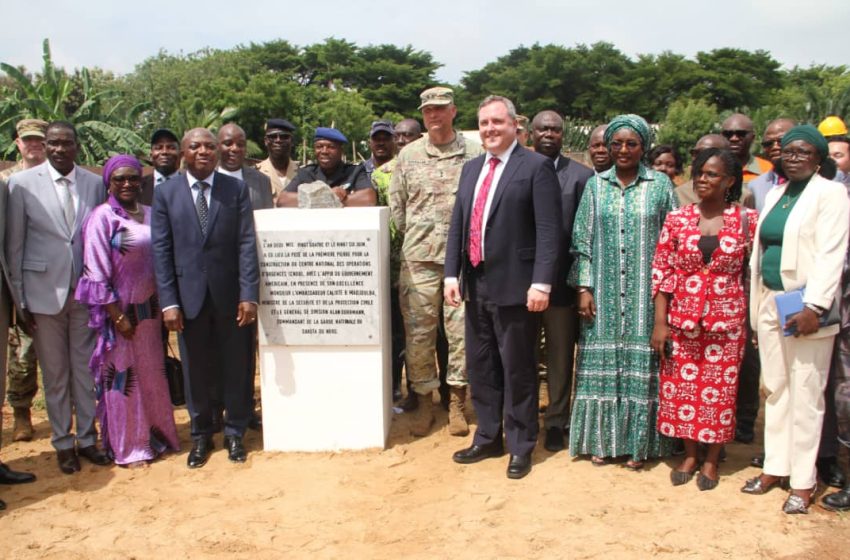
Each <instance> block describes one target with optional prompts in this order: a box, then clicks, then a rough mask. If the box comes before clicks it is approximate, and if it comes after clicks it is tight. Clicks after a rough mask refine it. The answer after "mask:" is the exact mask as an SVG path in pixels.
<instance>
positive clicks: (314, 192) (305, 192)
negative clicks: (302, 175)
mask: <svg viewBox="0 0 850 560" xmlns="http://www.w3.org/2000/svg"><path fill="white" fill-rule="evenodd" d="M298 208H342V203H341V202H340V201H339V197H337V196H336V195H335V194H334V192H333V191H332V190H331V188H330V187H329V186H328V185H327V184H325V183H323V182H322V181H313V182H312V183H302V184H300V185H298Z"/></svg>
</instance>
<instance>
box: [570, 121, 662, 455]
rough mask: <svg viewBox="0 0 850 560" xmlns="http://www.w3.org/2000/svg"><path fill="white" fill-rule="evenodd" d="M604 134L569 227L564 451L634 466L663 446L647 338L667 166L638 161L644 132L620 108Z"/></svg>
mask: <svg viewBox="0 0 850 560" xmlns="http://www.w3.org/2000/svg"><path fill="white" fill-rule="evenodd" d="M604 138H605V144H606V145H607V146H608V150H609V153H610V154H611V159H612V160H613V161H614V167H612V168H611V169H609V170H607V171H603V172H602V173H599V174H597V175H596V176H594V177H592V178H591V179H590V180H589V181H588V183H587V187H586V189H585V191H584V196H583V197H582V199H581V203H580V204H579V208H578V213H577V215H576V221H575V228H574V230H573V246H572V252H573V254H574V255H575V257H576V260H575V263H574V264H573V268H572V270H571V272H570V278H569V283H570V284H571V285H573V286H575V287H576V288H577V290H578V292H579V316H580V317H581V319H582V329H581V336H580V338H579V353H578V366H577V370H576V396H575V402H574V404H573V412H572V420H571V422H570V453H571V454H572V455H573V456H576V455H591V456H592V459H591V460H592V461H593V464H594V465H603V464H605V463H606V462H607V460H608V458H615V457H628V460H627V462H626V463H625V465H626V466H627V467H628V468H631V469H634V470H637V469H640V468H642V467H643V462H644V460H645V459H647V458H651V457H659V456H662V455H665V454H667V452H668V451H669V447H670V445H671V441H670V440H668V439H667V438H665V437H664V436H662V435H660V434H659V433H658V432H657V430H656V429H655V419H656V414H657V409H658V369H659V360H658V355H657V354H656V353H655V352H654V351H653V350H652V349H651V348H650V345H649V339H650V337H651V335H652V328H653V318H654V307H653V303H652V299H651V292H652V281H651V273H652V258H653V254H654V252H655V244H656V242H657V241H658V235H659V233H660V232H661V227H662V225H663V224H664V218H665V216H666V215H667V212H669V211H670V210H672V209H673V208H675V206H676V203H675V197H674V195H673V184H672V183H671V182H670V179H669V178H668V177H667V175H665V174H663V173H659V172H657V171H654V170H652V169H649V168H647V167H646V166H644V165H643V164H642V163H641V159H642V157H643V154H644V151H645V150H647V149H648V148H649V146H650V143H651V139H652V131H651V129H650V128H649V125H648V124H647V123H646V121H645V120H644V119H642V118H641V117H639V116H637V115H620V116H618V117H616V118H614V120H612V121H611V123H610V124H609V125H608V128H607V130H606V131H605V137H604Z"/></svg>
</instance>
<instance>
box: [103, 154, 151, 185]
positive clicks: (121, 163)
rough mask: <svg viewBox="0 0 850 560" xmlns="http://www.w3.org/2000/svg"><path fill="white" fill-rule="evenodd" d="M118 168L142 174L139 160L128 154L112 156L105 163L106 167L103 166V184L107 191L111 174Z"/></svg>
mask: <svg viewBox="0 0 850 560" xmlns="http://www.w3.org/2000/svg"><path fill="white" fill-rule="evenodd" d="M120 167H132V168H133V169H135V170H137V171H138V172H139V174H141V173H142V164H141V163H139V160H138V159H136V157H135V156H131V155H129V154H118V155H116V156H112V157H111V158H109V159H108V160H107V161H106V165H104V166H103V184H104V185H106V188H107V189H108V188H109V180H110V179H111V178H112V173H114V172H115V170H116V169H118V168H120Z"/></svg>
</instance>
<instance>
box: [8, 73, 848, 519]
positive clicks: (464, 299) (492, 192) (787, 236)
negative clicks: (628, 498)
mask: <svg viewBox="0 0 850 560" xmlns="http://www.w3.org/2000/svg"><path fill="white" fill-rule="evenodd" d="M419 109H420V110H421V116H422V123H423V124H424V133H423V130H422V128H421V127H420V124H419V122H418V121H417V120H415V119H405V120H403V121H401V122H399V123H398V124H396V125H395V126H394V125H393V123H391V122H389V121H385V120H379V121H375V122H374V123H373V124H372V127H371V129H370V134H369V137H370V140H369V147H370V150H371V157H370V159H368V160H366V161H365V162H363V163H360V164H355V163H349V162H346V161H344V157H343V154H344V146H345V144H346V143H347V142H348V140H347V139H346V137H345V136H344V135H343V134H342V133H341V132H340V131H339V130H336V129H333V128H325V127H319V128H317V129H316V130H315V134H314V137H313V151H314V154H315V163H313V164H310V165H306V166H303V167H299V166H298V164H297V163H296V162H295V161H293V160H292V158H291V152H292V144H293V134H294V132H295V126H293V125H292V123H290V122H289V121H287V120H285V119H278V118H274V119H269V120H268V122H267V124H266V129H265V136H264V143H265V147H266V151H267V153H268V158H267V159H265V160H263V161H262V162H260V163H259V164H258V165H257V166H256V167H254V166H250V165H247V164H246V159H245V158H246V149H247V148H246V146H247V138H246V135H245V132H244V130H242V129H241V128H240V127H239V126H238V125H236V124H234V123H231V124H227V125H224V126H223V127H221V129H220V130H219V131H218V133H217V135H213V133H211V132H210V131H208V130H206V129H193V130H190V131H188V132H187V133H186V134H185V135H184V136H183V137H182V139H179V138H178V136H177V135H176V134H174V133H173V132H172V131H170V130H168V129H159V130H157V131H156V132H155V133H154V134H153V136H152V138H151V151H150V161H151V163H152V164H153V166H154V171H153V173H152V174H150V175H147V176H143V173H142V165H141V163H140V162H139V161H138V160H137V159H136V158H135V157H133V156H130V155H118V156H114V157H112V158H110V159H109V160H108V161H107V162H106V163H105V166H104V168H103V174H102V178H101V177H97V176H96V175H94V174H92V173H90V172H88V171H86V170H85V169H83V168H81V167H79V166H77V165H76V164H75V157H76V151H77V147H78V144H77V137H76V131H75V130H74V128H73V126H71V125H70V124H68V123H64V122H54V123H49V124H48V123H44V122H39V121H35V120H27V121H22V122H21V123H19V126H18V140H17V142H18V147H19V149H20V151H21V155H22V161H21V164H20V168H18V169H15V170H14V172H13V173H11V174H9V175H8V177H7V181H8V188H5V187H4V188H2V189H0V204H4V205H5V206H6V207H5V210H4V211H2V212H0V215H3V216H5V228H0V230H2V231H3V232H4V233H5V242H4V243H3V247H4V248H5V259H4V260H3V262H2V264H3V268H4V273H5V276H4V279H8V284H9V292H10V294H11V300H12V303H13V304H14V315H15V321H14V323H15V327H14V328H13V329H12V330H11V331H10V337H9V338H10V341H13V340H14V341H15V343H16V345H15V346H12V348H13V350H14V354H15V356H16V357H15V359H14V360H12V359H10V371H13V369H12V367H11V364H13V363H14V364H18V363H21V362H22V361H23V358H22V356H23V355H24V353H25V351H26V350H25V349H26V348H27V347H28V343H26V342H25V341H26V340H27V336H32V341H33V342H32V344H33V346H34V348H35V353H36V354H37V356H38V361H39V363H40V364H41V369H42V372H43V380H44V389H45V400H46V404H47V410H48V416H49V419H50V425H51V429H52V432H53V437H52V443H53V445H54V447H55V449H56V451H57V461H58V464H59V467H60V469H61V470H62V472H64V473H67V474H72V473H74V472H76V471H78V470H79V469H80V465H79V459H78V457H83V458H85V459H87V460H89V461H91V462H92V463H95V464H98V465H107V464H110V463H112V462H115V463H117V464H120V465H127V466H143V465H146V464H147V463H148V462H150V461H152V460H154V459H155V458H156V457H158V456H159V455H161V454H162V453H164V452H166V451H169V450H171V451H176V450H177V449H179V441H178V438H177V432H176V428H175V425H174V420H173V416H172V406H171V403H170V402H169V390H168V384H167V381H166V376H165V366H164V358H165V355H166V350H165V348H166V346H167V344H166V340H167V336H168V332H177V333H178V340H179V344H180V355H181V358H182V361H183V364H182V365H183V374H184V378H185V381H186V402H187V406H188V409H189V414H190V419H191V439H192V447H191V450H190V452H189V455H188V458H187V463H188V466H189V467H191V468H197V467H201V466H203V465H204V464H205V463H206V461H207V459H208V457H209V455H210V453H211V452H212V450H213V448H214V445H213V440H212V437H213V434H215V433H217V432H219V431H223V432H224V446H225V448H226V449H227V453H228V457H229V459H230V460H231V461H235V462H242V461H245V460H246V451H245V447H244V444H243V436H244V433H245V430H246V429H247V428H249V427H255V428H256V427H259V424H260V421H259V418H258V417H257V416H256V415H255V414H254V410H253V408H254V407H253V397H254V395H253V390H254V370H255V365H256V364H255V345H256V341H257V331H256V317H257V302H258V301H259V288H258V284H259V282H258V264H257V252H256V241H255V234H254V224H253V214H252V210H257V209H268V208H273V207H275V206H277V207H294V206H297V205H298V193H299V186H300V185H304V184H312V183H315V182H317V181H319V182H321V183H323V184H325V185H327V187H328V189H329V190H330V191H331V192H332V193H333V195H335V196H336V198H337V199H338V200H339V203H340V205H341V206H344V207H356V206H372V205H376V204H380V205H387V206H389V207H390V211H391V218H392V220H391V256H390V259H391V266H390V269H391V279H392V287H393V289H392V294H391V313H392V325H393V329H392V367H393V389H394V396H395V398H396V399H397V400H398V401H399V405H400V406H401V407H402V408H403V409H404V410H405V411H408V412H409V413H410V422H409V426H410V431H411V433H412V434H413V435H414V436H418V437H422V436H426V435H427V434H428V433H429V432H430V431H431V429H432V427H433V425H434V423H435V418H436V417H435V413H434V409H433V408H434V405H435V403H434V401H433V392H434V390H435V389H439V391H440V401H441V402H443V403H444V404H445V406H446V407H447V408H448V429H449V432H450V433H451V434H452V435H455V436H466V435H468V434H469V431H470V428H469V418H468V410H467V403H468V402H469V401H470V400H471V403H472V405H473V407H474V409H475V413H476V417H477V425H476V430H475V433H474V436H473V439H472V442H471V444H470V445H469V446H468V447H466V448H464V449H461V450H460V451H458V452H456V453H455V454H454V455H453V459H454V461H456V462H458V463H461V464H470V463H475V462H478V461H481V460H484V459H487V458H491V457H499V456H501V455H503V454H504V452H505V449H507V451H508V453H509V455H510V458H509V461H508V465H507V471H506V474H507V476H508V477H509V478H522V477H524V476H526V475H527V474H528V473H529V472H530V471H531V468H532V452H533V450H534V448H535V446H536V444H537V440H538V431H539V421H538V414H539V402H538V398H539V383H540V379H539V375H538V374H539V371H540V369H541V362H545V371H546V387H547V391H548V404H547V406H546V410H545V415H544V418H543V427H544V434H545V439H544V447H545V448H546V449H547V450H549V451H552V452H558V451H561V450H564V449H566V448H567V447H569V450H570V453H571V454H572V455H573V456H577V455H583V456H588V457H589V458H590V461H591V462H592V464H593V465H596V466H600V467H602V466H605V465H608V464H610V463H614V462H617V463H622V464H623V466H625V467H626V468H629V469H633V470H638V469H641V468H643V466H644V464H645V462H646V461H647V460H651V459H655V458H659V457H664V456H666V455H669V454H671V453H674V452H675V451H676V450H678V451H679V452H680V453H681V454H682V459H681V461H680V462H679V464H678V465H677V466H676V467H675V468H673V469H672V471H671V473H670V480H671V483H672V484H674V485H683V484H686V483H688V482H689V481H690V480H691V479H692V478H694V477H696V484H697V486H698V488H699V489H700V490H712V489H714V488H715V487H717V485H718V482H719V474H718V471H719V464H720V462H721V461H722V458H723V453H724V444H726V443H728V442H730V441H732V440H738V441H741V442H744V443H751V442H752V441H753V438H754V435H755V434H754V425H755V419H756V416H757V413H758V408H759V384H760V382H761V383H762V384H763V385H764V389H765V393H766V396H767V399H766V405H765V437H764V451H765V453H764V456H763V457H756V458H754V461H755V462H756V463H757V464H759V465H760V466H762V467H763V473H762V474H761V475H760V476H759V477H756V478H753V479H751V480H749V481H747V483H746V484H745V485H744V487H743V488H742V489H741V490H742V491H743V492H745V493H749V494H762V493H765V492H767V491H768V490H770V489H771V488H773V487H775V486H783V487H786V488H790V492H789V494H788V496H787V499H786V500H785V503H784V506H783V509H784V511H786V512H787V513H805V512H807V511H808V508H809V506H810V504H811V502H812V499H813V495H814V492H815V491H816V481H817V479H818V476H820V479H821V480H823V481H824V482H826V483H828V484H831V485H835V486H844V485H845V479H844V477H843V473H841V472H840V469H839V468H838V463H837V460H836V459H837V456H838V445H839V442H842V441H843V442H845V443H846V442H848V440H850V434H848V424H850V414H848V408H850V396H848V391H850V381H848V379H850V374H848V371H850V359H848V358H847V356H848V354H850V350H848V346H850V296H847V294H848V293H850V286H849V285H850V272H848V270H850V265H848V262H847V245H848V229H850V200H848V191H847V188H846V187H845V185H842V184H841V183H840V182H836V181H834V180H832V179H836V176H837V179H838V180H841V179H842V178H845V177H848V176H850V157H848V149H847V147H848V143H850V141H848V139H847V130H846V127H845V128H843V129H842V128H841V127H843V123H841V122H840V120H839V121H838V123H836V122H834V121H831V120H829V119H827V120H826V121H824V123H822V125H821V130H820V131H819V130H818V129H816V128H814V127H813V126H810V125H797V124H796V123H794V122H793V121H790V120H789V119H778V120H776V121H773V122H772V123H770V125H769V126H768V127H767V130H766V131H765V134H764V135H763V138H764V141H763V143H762V146H763V148H764V154H763V155H764V156H765V157H758V156H753V155H752V154H751V146H752V143H753V141H754V138H755V134H754V131H753V124H752V121H751V120H750V119H749V118H748V117H746V116H745V115H742V114H735V115H732V116H731V117H729V118H728V119H726V121H724V122H723V124H722V130H721V134H708V135H706V136H704V137H702V138H700V140H699V141H698V142H697V143H696V145H695V146H694V148H693V150H692V151H691V156H692V160H693V161H692V165H691V172H690V178H691V180H690V181H688V182H687V183H685V184H682V185H679V186H678V187H676V186H675V184H674V182H673V180H674V179H676V178H677V177H678V176H679V175H680V174H681V172H682V162H681V160H680V157H679V155H678V153H677V151H676V150H675V149H673V148H672V147H667V146H654V145H653V131H652V128H651V127H650V126H649V124H648V123H647V122H646V121H645V120H644V119H642V118H641V117H639V116H637V115H620V116H618V117H615V118H614V119H613V120H612V121H611V122H609V123H607V124H606V125H602V126H599V127H597V128H595V129H594V130H592V131H591V134H590V138H589V145H588V153H589V160H590V162H591V167H587V166H585V165H583V164H581V163H580V162H578V161H575V160H572V159H570V158H569V157H567V156H565V155H564V154H563V153H562V144H563V134H564V120H563V118H562V117H561V115H559V114H558V113H557V112H555V111H551V110H548V111H542V112H541V113H539V114H537V115H535V116H534V118H533V119H531V120H530V121H529V120H528V119H525V120H524V121H523V120H522V117H521V115H517V112H516V108H515V107H514V105H513V103H511V101H510V100H509V99H507V98H504V97H501V96H490V97H487V98H486V99H485V100H483V101H482V103H481V105H480V106H479V108H478V123H479V130H478V133H479V138H480V143H478V142H476V141H474V140H472V139H471V138H467V137H465V136H464V135H463V134H462V133H461V132H460V131H458V130H456V129H455V127H454V119H455V117H456V114H457V108H456V106H455V104H454V94H453V92H452V90H451V89H449V88H444V87H434V88H429V89H427V90H426V91H424V92H422V94H421V104H420V106H419ZM830 126H831V127H832V128H830ZM524 133H528V137H529V138H530V141H531V146H530V149H529V147H527V146H526V139H525V137H524ZM181 161H182V166H181ZM848 182H850V181H848ZM6 198H8V201H7V200H6ZM0 210H3V207H0ZM795 291H799V292H800V295H799V300H800V302H801V303H800V305H799V308H796V309H794V310H793V313H791V314H789V315H788V316H784V315H781V314H780V311H779V309H780V307H778V306H777V304H776V300H777V298H779V299H780V300H782V301H785V299H784V298H786V297H787V296H788V295H790V294H792V293H793V292H795ZM845 296H846V297H845ZM0 319H3V320H4V321H5V322H4V323H3V324H2V325H0V328H2V327H7V326H8V324H9V317H8V314H6V315H3V316H2V317H0ZM836 336H838V340H837V341H836ZM541 340H543V341H544V344H543V346H545V351H544V352H542V353H540V352H539V348H540V346H541V345H540V341H541ZM18 341H21V342H18ZM0 357H2V356H0ZM28 360H29V362H28V363H32V364H33V365H32V367H31V368H30V369H31V370H32V371H34V368H35V360H34V359H33V358H32V357H30V358H28ZM4 362H5V359H4ZM24 369H26V368H24ZM28 371H29V370H28ZM402 371H404V373H405V376H406V380H407V391H406V392H407V395H406V397H405V398H402V396H403V394H404V393H403V391H402V389H403V387H402ZM23 377H24V376H21V378H23ZM10 378H12V377H11V376H10ZM30 383H32V382H30ZM22 385H23V384H22ZM573 387H574V390H573ZM30 393H32V394H34V393H35V389H34V388H32V387H27V386H22V387H20V388H19V387H15V390H14V391H10V404H12V406H13V408H14V411H15V414H14V418H15V428H14V429H13V434H14V437H15V439H18V438H19V434H20V436H21V439H26V438H27V437H32V427H31V424H30V423H29V422H30V420H29V413H28V406H27V405H25V404H21V403H25V401H26V395H27V394H30ZM573 393H574V395H573ZM12 394H14V395H15V399H16V400H15V401H14V402H12V400H11V396H12ZM21 395H23V400H22V397H21ZM30 398H31V396H30ZM19 410H20V412H19ZM95 419H97V420H98V423H99V424H100V429H101V438H102V445H103V450H101V448H99V447H98V445H97V431H96V428H95ZM72 420H75V426H76V432H73V431H72ZM32 480H34V476H33V475H31V474H28V473H20V472H15V471H11V470H9V469H8V468H7V467H5V466H3V465H2V463H0V483H20V482H30V481H32ZM824 504H825V507H828V508H831V509H836V510H848V509H850V487H844V488H843V489H842V490H841V491H839V492H837V493H835V494H832V495H830V496H826V497H825V498H824Z"/></svg>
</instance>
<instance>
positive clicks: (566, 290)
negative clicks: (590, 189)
mask: <svg viewBox="0 0 850 560" xmlns="http://www.w3.org/2000/svg"><path fill="white" fill-rule="evenodd" d="M555 174H556V175H557V177H558V184H559V185H560V187H561V218H562V225H563V227H562V229H561V244H560V248H561V250H560V252H559V255H558V272H557V274H556V275H555V283H554V284H552V294H551V296H550V299H549V303H550V304H551V305H558V306H565V305H574V304H575V303H576V291H575V289H574V288H572V287H570V286H567V273H568V272H569V270H570V266H572V264H573V256H572V255H571V254H570V246H571V245H572V241H573V223H574V222H575V218H576V210H578V203H579V201H581V195H582V194H583V193H584V187H585V185H586V184H587V180H588V179H590V178H591V177H593V169H591V168H589V167H585V166H584V165H582V164H580V163H578V162H577V161H573V160H571V159H570V158H568V157H566V156H564V155H562V156H561V157H559V158H558V167H557V168H556V169H555Z"/></svg>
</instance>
